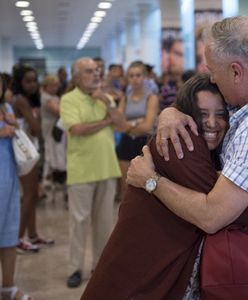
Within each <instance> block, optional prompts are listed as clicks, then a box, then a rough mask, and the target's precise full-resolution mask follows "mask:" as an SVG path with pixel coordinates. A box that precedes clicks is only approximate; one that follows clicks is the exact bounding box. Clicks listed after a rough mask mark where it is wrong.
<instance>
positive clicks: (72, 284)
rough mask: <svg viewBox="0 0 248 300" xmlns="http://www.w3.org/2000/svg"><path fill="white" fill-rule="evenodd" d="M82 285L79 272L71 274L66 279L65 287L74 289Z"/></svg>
mask: <svg viewBox="0 0 248 300" xmlns="http://www.w3.org/2000/svg"><path fill="white" fill-rule="evenodd" d="M81 283H82V272H81V271H80V270H78V271H76V272H74V273H73V274H71V276H69V277H68V279H67V286H68V287H69V288H76V287H78V286H79V285H80V284H81Z"/></svg>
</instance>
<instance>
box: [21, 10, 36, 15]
mask: <svg viewBox="0 0 248 300" xmlns="http://www.w3.org/2000/svg"><path fill="white" fill-rule="evenodd" d="M32 14H33V12H32V10H21V11H20V15H21V16H31V15H32Z"/></svg>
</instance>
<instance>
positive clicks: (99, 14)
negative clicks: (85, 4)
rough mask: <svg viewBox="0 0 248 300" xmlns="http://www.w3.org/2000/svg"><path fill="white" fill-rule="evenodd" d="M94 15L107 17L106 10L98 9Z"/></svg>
mask: <svg viewBox="0 0 248 300" xmlns="http://www.w3.org/2000/svg"><path fill="white" fill-rule="evenodd" d="M94 16H95V17H105V16H106V12H105V11H103V10H97V11H95V12H94Z"/></svg>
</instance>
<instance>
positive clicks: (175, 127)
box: [156, 107, 198, 161]
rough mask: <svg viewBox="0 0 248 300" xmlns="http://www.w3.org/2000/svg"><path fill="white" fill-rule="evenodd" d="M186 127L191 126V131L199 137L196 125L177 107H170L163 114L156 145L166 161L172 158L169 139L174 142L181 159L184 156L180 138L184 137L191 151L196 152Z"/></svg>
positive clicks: (159, 123)
mask: <svg viewBox="0 0 248 300" xmlns="http://www.w3.org/2000/svg"><path fill="white" fill-rule="evenodd" d="M186 126H189V128H190V129H191V131H192V132H193V133H194V134H195V135H198V131H197V126H196V123H195V122H194V120H193V119H192V118H191V117H190V116H188V115H185V114H184V113H182V112H180V111H179V110H177V109H176V108H175V107H168V108H166V109H164V110H163V111H162V112H161V114H160V116H159V121H158V129H157V138H156V144H157V150H158V152H159V154H160V155H161V156H164V159H165V160H166V161H168V160H169V158H170V157H169V150H168V140H169V139H170V140H171V141H172V144H173V146H174V148H175V151H176V154H177V157H178V158H179V159H181V158H183V156H184V154H183V151H182V146H181V143H180V139H179V136H181V137H182V139H183V140H184V142H185V144H186V146H187V148H188V150H189V151H193V150H194V146H193V143H192V140H191V138H190V135H189V134H188V132H187V130H186V129H185V127H186Z"/></svg>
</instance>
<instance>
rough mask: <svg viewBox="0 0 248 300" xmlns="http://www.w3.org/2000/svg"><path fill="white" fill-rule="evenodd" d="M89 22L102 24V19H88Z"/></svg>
mask: <svg viewBox="0 0 248 300" xmlns="http://www.w3.org/2000/svg"><path fill="white" fill-rule="evenodd" d="M90 21H91V22H93V23H101V22H102V18H101V17H92V18H91V19H90Z"/></svg>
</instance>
